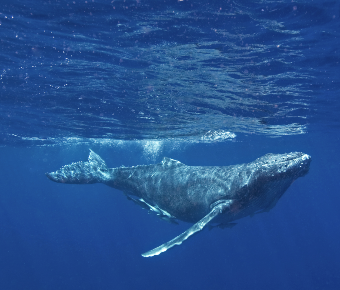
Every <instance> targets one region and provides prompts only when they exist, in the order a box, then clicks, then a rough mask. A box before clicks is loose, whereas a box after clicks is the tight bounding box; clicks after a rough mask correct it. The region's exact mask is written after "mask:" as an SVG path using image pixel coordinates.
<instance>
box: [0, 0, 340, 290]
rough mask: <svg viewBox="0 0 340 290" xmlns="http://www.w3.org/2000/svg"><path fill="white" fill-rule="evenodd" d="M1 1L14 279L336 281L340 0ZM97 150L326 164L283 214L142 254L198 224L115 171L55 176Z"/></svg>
mask: <svg viewBox="0 0 340 290" xmlns="http://www.w3.org/2000/svg"><path fill="white" fill-rule="evenodd" d="M113 7H114V8H113ZM220 8H221V9H220ZM221 11H226V13H225V14H223V13H222V12H221ZM0 12H1V13H0V24H1V25H0V37H1V42H0V49H1V50H0V65H1V66H2V67H1V76H0V81H1V86H2V89H1V92H0V129H1V131H0V145H1V147H0V165H1V166H0V183H1V190H0V289H51V290H54V289H64V290H68V289H72V290H75V289H216V288H219V289H242V290H243V289H245V290H246V289H339V288H340V250H339V249H340V243H339V241H340V230H339V224H340V213H339V204H340V197H339V175H340V152H339V148H340V133H339V132H340V131H339V129H340V122H339V121H340V118H339V109H340V102H339V100H338V97H339V88H340V84H339V75H340V74H339V73H340V71H339V52H338V47H339V36H340V35H339V24H340V22H339V16H340V15H339V13H340V5H339V3H338V2H337V1H321V0H318V1H297V2H291V1H281V2H277V3H272V2H269V1H268V2H267V1H258V2H257V1H180V2H178V1H112V2H111V1H29V0H26V1H15V0H13V1H5V2H4V3H3V4H2V6H1V11H0ZM195 17H196V18H195ZM215 30H216V31H215ZM51 35H53V36H51ZM169 96H170V97H169ZM89 148H90V149H92V150H94V151H95V152H96V153H98V154H99V155H100V156H101V157H102V158H103V159H104V160H105V161H106V162H107V164H108V166H109V167H118V166H121V165H125V166H132V165H137V164H150V163H155V162H160V161H161V160H162V158H163V156H167V157H170V158H173V159H176V160H179V161H181V162H183V163H185V164H188V165H202V166H204V165H232V164H238V163H244V162H251V161H253V160H254V159H256V158H258V157H260V156H262V155H264V154H266V153H269V152H270V153H285V152H292V151H301V152H304V153H307V154H309V155H311V156H312V163H311V168H310V171H309V173H308V174H307V175H306V176H304V177H302V178H299V179H297V180H296V181H295V182H294V183H293V184H292V185H291V187H290V188H289V189H288V190H287V191H286V193H285V194H284V195H283V197H282V198H281V199H280V200H279V202H278V203H277V205H276V206H275V207H274V208H273V209H272V210H271V211H270V212H268V213H262V214H258V215H255V216H253V217H247V218H245V219H242V220H239V221H237V222H238V224H237V225H236V226H235V227H233V228H232V229H228V228H227V229H224V230H220V229H213V230H211V231H209V230H208V229H204V230H203V231H202V232H200V233H199V234H197V235H195V236H193V237H192V238H190V239H189V240H188V241H186V242H184V243H183V244H182V245H180V246H177V247H174V248H173V249H171V250H169V251H167V252H165V253H163V254H161V255H159V256H156V257H152V258H143V257H142V256H141V253H143V252H145V251H147V250H150V249H152V248H154V247H156V246H159V245H160V244H162V243H164V242H166V241H168V240H170V239H172V238H173V237H175V236H176V235H178V234H180V233H182V232H183V231H185V230H186V229H187V228H188V227H189V226H190V225H189V224H186V223H180V225H173V224H169V223H166V222H164V221H162V220H160V219H158V218H157V217H155V216H154V215H149V214H147V212H146V211H145V210H144V209H142V208H140V207H138V206H136V205H135V204H134V203H132V202H130V201H128V200H127V199H126V197H125V196H124V195H123V194H122V192H120V191H118V190H115V189H112V188H109V187H107V186H105V185H103V184H91V185H65V184H57V183H54V182H51V181H50V180H48V179H47V178H46V176H45V173H46V172H51V171H54V170H56V169H58V168H60V167H61V166H63V165H65V164H69V163H71V162H76V161H80V160H82V161H85V160H87V157H88V153H89Z"/></svg>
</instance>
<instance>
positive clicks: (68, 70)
mask: <svg viewBox="0 0 340 290" xmlns="http://www.w3.org/2000/svg"><path fill="white" fill-rule="evenodd" d="M0 24H1V26H0V28H1V40H0V63H1V66H2V67H1V72H0V73H1V75H0V83H1V86H2V89H1V98H0V113H1V117H0V129H1V139H0V140H1V143H3V144H13V143H15V144H16V143H21V142H24V143H25V142H26V143H27V141H28V143H30V144H32V143H33V144H51V143H52V144H55V143H58V142H60V141H62V140H63V141H65V138H73V140H75V139H74V138H77V140H84V139H88V138H104V139H107V138H109V139H123V140H130V139H160V138H161V139H168V138H181V137H185V138H188V139H190V140H196V141H211V140H216V138H217V139H220V140H222V139H229V138H234V137H235V136H237V135H238V134H240V133H241V134H261V135H267V136H273V137H276V136H283V135H295V134H305V133H306V132H308V131H310V130H318V126H319V125H320V123H321V124H322V123H323V122H326V123H327V127H328V126H329V125H330V126H336V127H338V126H339V118H338V117H337V109H339V102H338V100H337V98H336V96H337V95H338V93H339V79H338V74H339V69H338V67H339V52H338V45H339V31H338V30H339V4H338V2H337V1H296V2H291V1H153V0H145V1H142V0H140V1H128V0H127V1H97V0H96V1H63V0H60V1H42V2H39V4H38V3H37V2H36V1H16V0H14V1H11V2H10V3H7V4H4V5H2V9H1V13H0ZM216 136H217V137H216ZM67 140H69V139H67Z"/></svg>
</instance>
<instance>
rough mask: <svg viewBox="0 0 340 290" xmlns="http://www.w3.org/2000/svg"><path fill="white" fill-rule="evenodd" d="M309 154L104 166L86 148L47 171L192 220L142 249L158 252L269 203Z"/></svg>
mask: <svg viewBox="0 0 340 290" xmlns="http://www.w3.org/2000/svg"><path fill="white" fill-rule="evenodd" d="M310 162H311V157H310V156H309V155H307V154H304V153H301V152H292V153H286V154H266V155H264V156H262V157H260V158H258V159H256V160H255V161H253V162H250V163H247V164H237V165H231V166H188V165H185V164H183V163H181V162H179V161H177V160H174V159H170V158H167V157H164V158H163V160H162V162H161V163H158V164H152V165H138V166H133V167H119V168H108V167H107V165H106V163H105V161H104V160H103V159H102V158H100V156H99V155H97V154H96V153H94V152H93V151H92V150H90V155H89V158H88V161H87V162H77V163H72V164H69V165H65V166H64V167H62V168H61V169H59V170H57V171H55V172H51V173H46V175H47V177H48V178H49V179H51V180H53V181H55V182H60V183H73V184H86V183H97V182H101V183H104V184H106V185H108V186H111V187H113V188H116V189H118V190H121V191H123V192H124V194H126V196H127V197H128V199H130V200H132V201H134V202H135V203H136V204H138V205H140V206H142V207H143V208H146V209H148V210H149V211H151V212H154V213H156V214H157V215H158V216H159V217H160V218H162V219H164V220H167V221H170V222H175V223H177V222H176V220H181V221H185V222H190V223H194V225H193V226H191V227H190V228H189V229H188V230H187V231H185V232H184V233H182V234H181V235H179V236H177V237H176V238H174V239H172V240H171V241H169V242H167V243H164V244H163V245H161V246H159V247H157V248H155V249H153V250H151V251H148V252H146V253H144V254H142V256H143V257H151V256H154V255H159V254H160V253H162V252H164V251H166V250H168V249H169V248H171V247H173V246H175V245H180V244H181V243H182V242H183V241H184V240H186V239H187V238H189V237H190V236H191V235H193V234H194V233H196V232H198V231H200V230H202V229H203V228H204V227H205V226H206V225H207V224H210V225H214V226H219V227H221V228H224V227H232V226H233V225H235V223H232V221H235V220H238V219H240V218H243V217H246V216H252V215H254V214H256V213H260V212H265V211H269V210H270V209H272V208H273V207H274V206H275V204H276V203H277V201H278V200H279V199H280V197H281V196H282V195H283V193H284V192H285V191H286V190H287V188H288V187H289V186H290V185H291V184H292V182H293V181H294V180H295V179H297V178H298V177H301V176H304V175H305V174H307V172H308V170H309V166H310Z"/></svg>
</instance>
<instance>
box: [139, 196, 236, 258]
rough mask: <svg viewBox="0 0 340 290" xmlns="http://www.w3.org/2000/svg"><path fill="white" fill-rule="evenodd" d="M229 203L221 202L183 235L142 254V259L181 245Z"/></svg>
mask: <svg viewBox="0 0 340 290" xmlns="http://www.w3.org/2000/svg"><path fill="white" fill-rule="evenodd" d="M231 202H232V200H225V201H221V202H220V203H218V204H217V205H216V206H214V207H213V208H212V210H211V211H210V212H209V213H208V214H207V215H206V216H205V217H204V218H202V219H201V220H200V221H198V222H197V223H196V224H194V225H193V226H192V227H190V228H189V229H188V230H186V231H185V232H184V233H182V234H180V235H179V236H177V237H176V238H174V239H172V240H171V241H169V242H167V243H164V244H163V245H161V246H159V247H157V248H155V249H153V250H151V251H148V252H146V253H144V254H142V256H143V257H152V256H156V255H159V254H161V253H163V252H165V251H166V250H168V249H170V248H172V247H173V246H176V245H180V244H182V242H184V241H185V240H186V239H188V238H189V237H190V236H192V235H193V234H195V233H196V232H199V231H200V230H202V229H203V228H204V227H205V226H206V225H207V224H208V223H209V222H210V221H211V220H212V219H213V218H214V217H216V216H217V215H218V214H220V213H222V212H223V211H224V210H225V209H226V208H228V207H229V206H230V205H231Z"/></svg>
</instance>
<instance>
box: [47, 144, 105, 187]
mask: <svg viewBox="0 0 340 290" xmlns="http://www.w3.org/2000/svg"><path fill="white" fill-rule="evenodd" d="M46 176H47V177H48V178H49V179H51V180H52V181H55V182H59V183H78V184H79V183H97V182H105V181H106V180H107V179H108V178H109V176H110V173H109V169H108V167H107V165H106V163H105V161H104V160H103V159H101V157H100V156H99V155H98V154H96V153H94V152H93V151H92V150H91V149H90V154H89V158H88V161H86V162H82V161H80V162H76V163H71V164H68V165H65V166H63V167H62V168H60V169H59V170H57V171H55V172H50V173H46Z"/></svg>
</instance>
